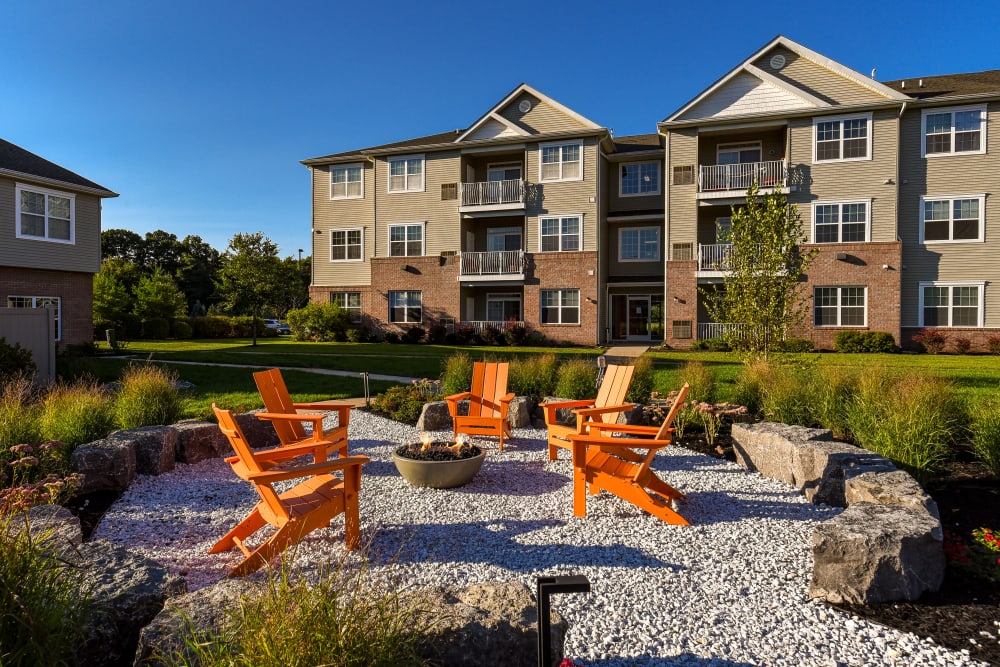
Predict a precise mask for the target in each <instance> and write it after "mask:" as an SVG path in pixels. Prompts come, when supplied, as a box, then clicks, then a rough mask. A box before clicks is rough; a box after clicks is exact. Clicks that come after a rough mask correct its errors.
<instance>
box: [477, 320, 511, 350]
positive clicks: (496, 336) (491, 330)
mask: <svg viewBox="0 0 1000 667" xmlns="http://www.w3.org/2000/svg"><path fill="white" fill-rule="evenodd" d="M479 339H480V340H481V341H483V344H484V345H502V344H503V343H505V342H506V340H505V339H504V337H503V332H501V331H500V329H498V328H497V327H495V326H493V325H492V324H487V325H486V326H484V327H483V330H482V331H480V332H479Z"/></svg>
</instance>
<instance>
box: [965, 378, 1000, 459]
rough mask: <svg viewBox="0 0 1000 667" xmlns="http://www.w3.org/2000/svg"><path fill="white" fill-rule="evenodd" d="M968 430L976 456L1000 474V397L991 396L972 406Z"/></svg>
mask: <svg viewBox="0 0 1000 667" xmlns="http://www.w3.org/2000/svg"><path fill="white" fill-rule="evenodd" d="M969 431H970V436H971V440H972V451H973V453H975V455H976V458H977V459H979V460H980V461H982V462H983V463H984V464H985V465H986V467H987V468H989V469H990V471H991V472H992V473H993V474H994V475H997V476H1000V399H998V398H996V397H992V396H991V397H989V398H986V399H984V400H982V401H981V402H979V403H978V404H977V405H976V406H975V407H973V409H972V414H971V415H970V420H969Z"/></svg>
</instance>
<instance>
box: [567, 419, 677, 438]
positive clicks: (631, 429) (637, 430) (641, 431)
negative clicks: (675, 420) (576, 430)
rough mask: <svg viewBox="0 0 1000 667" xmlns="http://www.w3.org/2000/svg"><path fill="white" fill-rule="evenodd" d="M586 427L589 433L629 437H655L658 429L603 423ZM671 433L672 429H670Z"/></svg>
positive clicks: (589, 424) (657, 427)
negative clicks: (596, 432) (619, 434)
mask: <svg viewBox="0 0 1000 667" xmlns="http://www.w3.org/2000/svg"><path fill="white" fill-rule="evenodd" d="M587 426H589V427H590V430H591V431H598V432H602V433H603V432H605V431H612V432H614V433H627V434H629V435H638V436H643V435H644V436H654V435H656V434H657V433H658V432H659V430H660V427H659V426H642V425H640V424H605V423H604V422H588V423H587ZM670 430H671V431H673V429H670Z"/></svg>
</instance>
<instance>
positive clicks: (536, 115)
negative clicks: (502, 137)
mask: <svg viewBox="0 0 1000 667" xmlns="http://www.w3.org/2000/svg"><path fill="white" fill-rule="evenodd" d="M522 100H528V101H529V102H531V109H529V110H528V112H527V113H523V112H522V111H521V110H520V109H518V108H517V107H518V105H519V104H520V103H521V101H522ZM500 115H501V116H503V117H504V118H506V119H507V120H509V121H512V122H514V123H516V124H517V125H519V126H520V127H522V128H523V129H525V130H527V131H528V132H531V133H532V134H543V133H546V132H560V131H565V130H582V129H588V128H587V127H586V126H585V125H584V124H583V123H581V122H580V121H579V120H577V119H576V118H573V117H572V116H568V115H566V114H565V113H563V112H562V111H560V110H559V109H556V108H555V107H553V106H550V105H549V104H546V103H545V102H543V101H541V100H539V99H538V98H536V97H535V96H534V95H529V94H528V93H523V94H521V95H519V96H517V97H516V98H514V99H513V100H512V101H511V102H510V104H508V105H507V106H505V107H504V108H503V109H501V110H500Z"/></svg>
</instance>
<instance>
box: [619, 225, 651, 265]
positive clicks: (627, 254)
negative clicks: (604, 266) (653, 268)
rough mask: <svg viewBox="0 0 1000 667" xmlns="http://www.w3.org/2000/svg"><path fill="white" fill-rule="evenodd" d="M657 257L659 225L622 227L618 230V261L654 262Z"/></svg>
mask: <svg viewBox="0 0 1000 667" xmlns="http://www.w3.org/2000/svg"><path fill="white" fill-rule="evenodd" d="M659 259H660V228H659V227H624V228H622V229H619V230H618V261H619V262H655V261H659Z"/></svg>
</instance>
